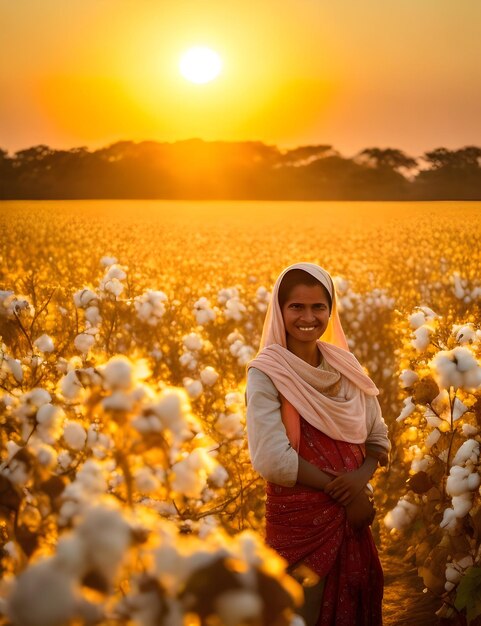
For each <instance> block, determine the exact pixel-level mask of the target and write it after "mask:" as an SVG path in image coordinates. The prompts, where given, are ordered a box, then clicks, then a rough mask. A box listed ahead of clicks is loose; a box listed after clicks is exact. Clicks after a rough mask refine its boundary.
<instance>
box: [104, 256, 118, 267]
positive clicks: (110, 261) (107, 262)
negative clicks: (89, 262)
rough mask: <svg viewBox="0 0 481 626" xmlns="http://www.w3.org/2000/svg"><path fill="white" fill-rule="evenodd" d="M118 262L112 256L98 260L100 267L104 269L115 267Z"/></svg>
mask: <svg viewBox="0 0 481 626" xmlns="http://www.w3.org/2000/svg"><path fill="white" fill-rule="evenodd" d="M117 262H118V260H117V259H116V258H115V257H114V256H103V257H102V258H101V259H100V265H103V266H104V267H110V266H111V265H115V264H116V263H117Z"/></svg>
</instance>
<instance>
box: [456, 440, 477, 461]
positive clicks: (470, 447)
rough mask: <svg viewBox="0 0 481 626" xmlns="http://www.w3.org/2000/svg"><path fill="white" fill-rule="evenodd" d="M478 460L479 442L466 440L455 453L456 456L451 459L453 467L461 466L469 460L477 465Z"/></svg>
mask: <svg viewBox="0 0 481 626" xmlns="http://www.w3.org/2000/svg"><path fill="white" fill-rule="evenodd" d="M478 458H479V442H478V441H476V439H468V440H467V441H465V442H464V443H463V444H462V445H461V446H460V447H459V449H458V451H457V452H456V456H455V457H454V459H453V465H462V464H463V463H466V461H468V460H471V461H472V462H473V463H477V461H478Z"/></svg>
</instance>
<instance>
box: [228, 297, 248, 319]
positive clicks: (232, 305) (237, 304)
mask: <svg viewBox="0 0 481 626" xmlns="http://www.w3.org/2000/svg"><path fill="white" fill-rule="evenodd" d="M246 311H247V309H246V307H245V305H244V304H243V303H242V302H241V301H240V300H239V298H237V297H235V298H231V299H230V300H228V301H227V302H226V303H225V311H224V315H225V317H226V319H232V320H235V321H236V322H239V321H240V320H241V319H242V318H243V314H244V313H245V312H246Z"/></svg>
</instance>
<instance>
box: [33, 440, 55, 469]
mask: <svg viewBox="0 0 481 626" xmlns="http://www.w3.org/2000/svg"><path fill="white" fill-rule="evenodd" d="M35 455H36V457H37V461H38V463H39V465H41V466H42V467H45V468H47V469H51V468H53V467H55V466H56V465H57V452H56V450H55V449H54V448H52V447H51V446H48V445H46V444H41V445H39V446H38V447H37V448H36V450H35Z"/></svg>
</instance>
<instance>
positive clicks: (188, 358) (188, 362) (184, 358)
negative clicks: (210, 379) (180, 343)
mask: <svg viewBox="0 0 481 626" xmlns="http://www.w3.org/2000/svg"><path fill="white" fill-rule="evenodd" d="M179 363H180V364H181V365H182V367H186V368H187V369H190V370H194V369H195V368H196V367H197V359H196V358H195V357H194V355H193V354H192V352H184V353H182V354H181V355H180V357H179Z"/></svg>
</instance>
